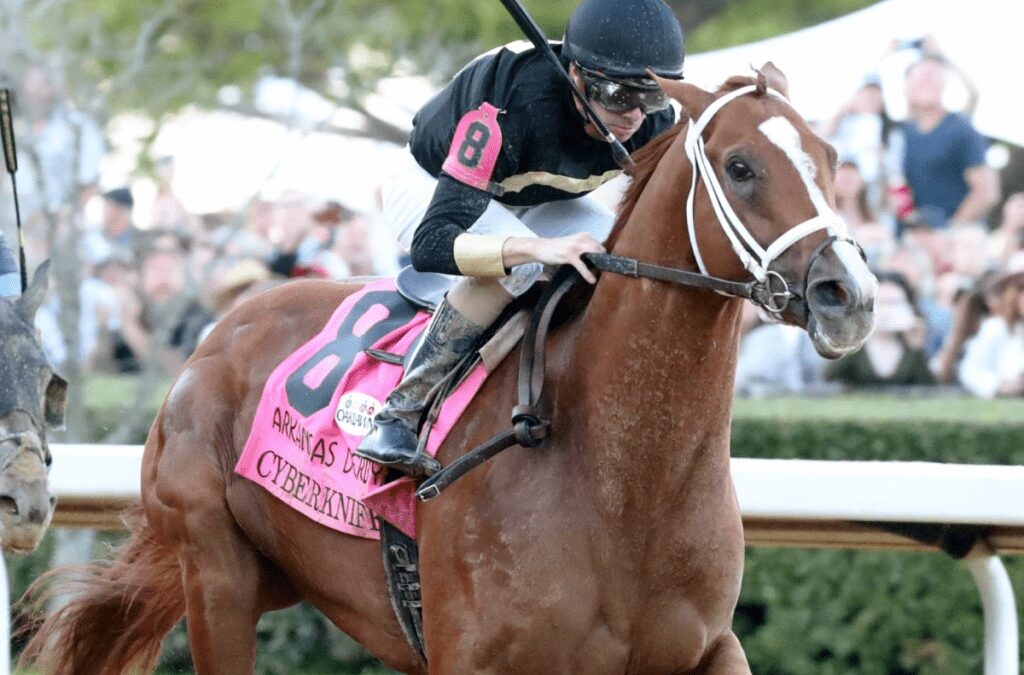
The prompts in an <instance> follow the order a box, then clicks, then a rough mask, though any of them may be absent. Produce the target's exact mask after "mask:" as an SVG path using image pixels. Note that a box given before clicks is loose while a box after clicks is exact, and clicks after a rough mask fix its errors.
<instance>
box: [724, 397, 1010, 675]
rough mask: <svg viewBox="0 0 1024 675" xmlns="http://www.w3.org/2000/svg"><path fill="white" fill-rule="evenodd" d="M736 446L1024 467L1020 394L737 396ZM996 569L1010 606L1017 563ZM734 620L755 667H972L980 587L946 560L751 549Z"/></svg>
mask: <svg viewBox="0 0 1024 675" xmlns="http://www.w3.org/2000/svg"><path fill="white" fill-rule="evenodd" d="M732 454H733V456H736V457H781V458H802V459H855V460H903V461H932V462H954V463H973V464H1024V402H1021V401H995V402H990V401H976V400H960V399H951V398H943V399H936V400H929V399H900V398H879V397H844V398H837V399H828V400H810V399H773V400H763V401H759V400H743V401H737V404H736V411H735V415H734V420H733V446H732ZM1006 563H1007V567H1008V569H1009V571H1010V576H1011V579H1012V580H1013V583H1014V587H1015V590H1016V594H1017V606H1018V610H1020V609H1022V608H1024V594H1022V590H1024V560H1022V559H1008V560H1007V561H1006ZM1021 619H1022V625H1024V615H1022V616H1021ZM735 625H736V630H737V633H738V634H739V635H740V639H741V640H742V642H743V645H744V647H745V648H746V650H747V655H748V657H749V659H750V663H751V667H752V669H753V671H754V673H756V674H757V675H832V674H838V673H849V674H851V675H852V674H854V673H856V674H858V675H904V674H911V673H913V674H916V675H927V674H933V673H935V674H938V673H943V674H946V673H948V674H956V675H961V674H964V673H981V672H982V652H983V638H984V628H983V624H982V614H981V600H980V598H979V595H978V591H977V589H976V588H975V586H974V583H973V581H972V579H971V577H970V574H969V573H968V572H967V570H966V568H964V567H963V565H962V564H961V563H959V562H957V561H954V560H952V559H951V558H949V557H948V556H945V555H942V554H931V553H913V554H908V553H897V552H887V551H808V550H796V549H748V550H747V556H746V569H745V573H744V580H743V590H742V593H741V595H740V605H739V608H738V611H737V617H736V624H735Z"/></svg>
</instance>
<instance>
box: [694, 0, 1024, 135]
mask: <svg viewBox="0 0 1024 675" xmlns="http://www.w3.org/2000/svg"><path fill="white" fill-rule="evenodd" d="M1021 18H1024V4H1022V3H1021V2H1020V0H972V2H964V1H963V0H885V1H884V2H879V3H878V4H876V5H872V6H871V7H868V8H867V9H864V10H861V11H859V12H855V13H853V14H849V15H847V16H844V17H842V18H839V19H836V20H833V21H829V22H827V23H823V24H820V25H818V26H814V27H811V28H806V29H804V30H800V31H797V32H794V33H789V34H787V35H782V36H779V37H776V38H772V39H770V40H763V41H761V42H755V43H751V44H746V45H742V46H738V47H731V48H728V49H721V50H718V51H714V52H707V53H703V54H694V55H691V56H688V57H687V60H686V77H687V79H689V80H691V81H693V82H694V83H696V84H699V85H701V86H704V87H707V88H713V87H717V86H718V84H720V83H721V82H722V81H724V80H725V79H726V78H727V77H729V76H730V75H736V74H739V73H743V72H744V71H745V70H746V69H747V68H748V67H749V66H760V65H762V64H763V63H764V62H765V61H772V62H774V63H775V65H776V66H778V67H779V68H781V69H782V71H783V72H784V73H785V74H786V76H787V77H788V79H789V85H790V94H791V98H792V100H793V104H794V105H795V106H796V108H797V110H799V111H800V113H801V114H803V115H804V116H805V117H807V118H808V119H811V120H827V119H828V118H830V117H831V116H832V115H833V114H834V113H835V112H836V111H837V110H838V109H839V108H840V107H841V106H842V105H843V103H845V102H846V101H847V100H849V99H850V97H851V96H852V95H853V93H854V91H856V90H857V88H858V87H859V86H860V85H861V83H863V81H864V79H865V77H866V76H868V75H869V74H877V75H878V76H879V77H881V80H882V84H883V89H884V91H885V96H886V105H887V107H888V109H889V113H890V114H891V115H892V116H893V117H894V118H896V119H901V118H902V117H903V116H904V114H905V106H904V105H903V86H902V83H903V72H904V70H905V68H906V66H907V65H908V64H909V63H910V62H912V61H913V60H914V59H915V58H916V54H915V53H914V52H913V51H910V50H904V51H900V52H897V53H893V52H892V51H890V45H891V44H892V42H893V40H914V39H917V38H920V37H922V36H924V35H932V36H934V37H935V38H936V40H937V41H938V44H939V46H940V47H941V49H942V52H943V54H944V55H945V56H946V57H947V58H948V59H949V60H950V61H951V62H952V63H954V64H956V66H957V67H959V69H960V70H962V71H963V72H964V73H965V74H966V75H967V77H969V78H970V80H971V82H972V83H973V84H974V86H975V87H976V88H977V90H978V92H979V103H978V107H977V110H976V111H975V114H974V122H975V125H976V126H977V127H978V129H979V130H980V131H981V132H982V133H984V134H986V135H988V136H991V137H994V138H999V139H1002V140H1006V141H1009V142H1011V143H1014V144H1016V145H1022V146H1024V115H1022V112H1024V105H1022V102H1024V93H1022V92H1021V89H1020V78H1019V77H1017V76H1016V68H1017V66H1014V65H1013V64H1014V63H1017V62H1018V61H1019V58H1018V57H1017V56H1016V49H1015V48H1014V45H1016V44H1018V41H1019V40H1020V36H1019V34H1020V26H1021ZM747 72H749V70H747ZM947 99H948V100H947V103H948V105H949V107H950V108H951V109H954V110H956V109H959V108H962V107H963V105H964V102H965V101H966V90H965V89H964V87H963V86H962V84H961V83H960V82H958V81H956V80H955V78H951V86H950V87H949V91H947Z"/></svg>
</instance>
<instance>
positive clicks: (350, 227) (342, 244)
mask: <svg viewBox="0 0 1024 675" xmlns="http://www.w3.org/2000/svg"><path fill="white" fill-rule="evenodd" d="M317 260H318V262H320V263H321V264H323V265H324V266H325V267H326V268H327V269H328V270H330V271H331V276H332V278H335V279H345V278H349V277H366V276H372V275H374V274H375V273H376V269H375V268H374V262H373V249H372V248H371V246H370V225H369V222H368V221H367V220H366V218H364V217H363V216H361V215H359V214H356V213H350V214H349V216H348V218H347V219H346V221H345V222H344V223H342V224H340V225H339V226H337V227H335V228H333V229H332V230H331V236H330V243H329V246H328V247H327V248H326V249H325V250H323V251H321V252H320V254H319V255H318V256H317Z"/></svg>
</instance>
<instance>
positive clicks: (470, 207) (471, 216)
mask: <svg viewBox="0 0 1024 675" xmlns="http://www.w3.org/2000/svg"><path fill="white" fill-rule="evenodd" d="M490 202H491V195H490V193H488V192H486V191H484V190H480V189H477V188H474V187H471V186H468V185H465V184H463V183H460V182H458V181H456V180H455V179H453V178H451V177H450V176H448V175H447V174H444V173H442V174H441V176H440V177H439V178H438V182H437V188H436V189H435V191H434V196H433V198H432V200H431V202H430V206H429V207H428V208H427V212H426V214H425V215H424V217H423V221H422V222H421V223H420V224H419V226H418V227H417V228H416V232H415V234H414V235H413V240H412V247H411V249H410V251H409V253H410V255H411V257H412V264H413V267H415V268H416V269H417V270H419V271H421V272H441V273H443V274H457V275H467V271H469V270H466V269H465V265H463V266H461V267H460V265H459V260H458V258H459V255H458V253H459V250H469V249H472V250H473V251H474V253H475V254H476V255H477V256H480V257H484V258H487V257H490V258H492V259H493V261H494V262H495V263H496V264H495V265H493V266H492V267H493V268H495V269H497V267H498V265H497V262H498V261H499V260H500V266H501V268H503V269H509V268H511V267H515V266H516V265H523V264H526V263H533V262H537V263H542V264H545V265H562V264H569V265H572V266H573V267H575V268H576V269H577V270H579V272H580V274H581V275H583V277H584V278H585V279H587V280H588V281H590V282H591V283H593V282H594V281H595V278H594V276H593V274H592V273H591V272H590V270H589V269H587V266H586V265H585V264H584V263H583V261H582V259H581V257H580V256H582V255H583V254H584V253H598V252H601V251H603V250H604V247H603V246H602V245H601V243H600V242H599V241H597V240H596V239H595V238H594V237H593V236H591V235H590V234H587V233H579V234H572V235H568V236H565V237H557V238H546V237H504V238H501V237H500V236H499V237H493V236H490V235H488V236H481V235H474V234H471V233H468V232H467V230H469V228H470V227H472V226H473V224H474V223H475V222H476V221H477V220H479V219H480V217H481V216H482V215H483V214H484V212H485V211H486V210H487V207H488V205H489V204H490ZM460 237H468V238H469V239H462V240H460V243H459V245H456V239H459V238H460ZM473 238H477V239H476V240H474V239H473ZM469 275H471V276H485V275H483V274H469ZM490 276H495V275H490Z"/></svg>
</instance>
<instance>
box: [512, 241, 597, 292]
mask: <svg viewBox="0 0 1024 675" xmlns="http://www.w3.org/2000/svg"><path fill="white" fill-rule="evenodd" d="M584 253H604V246H602V245H601V242H599V241H598V240H597V239H595V238H594V237H593V235H591V234H589V233H587V232H580V233H579V234H570V235H569V236H567V237H557V238H554V239H549V238H546V237H537V238H533V237H510V238H509V239H508V240H507V241H506V242H505V247H504V248H503V249H502V260H503V262H504V264H505V266H506V267H515V266H516V265H522V264H524V263H531V262H538V263H542V264H544V265H572V266H573V267H575V268H576V270H577V271H578V272H579V273H580V276H582V277H583V278H584V279H586V280H587V281H588V282H590V283H592V284H593V283H596V282H597V277H595V276H594V273H593V272H591V271H590V269H588V268H587V265H586V263H584V262H583V259H582V257H581V256H582V255H583V254H584Z"/></svg>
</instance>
